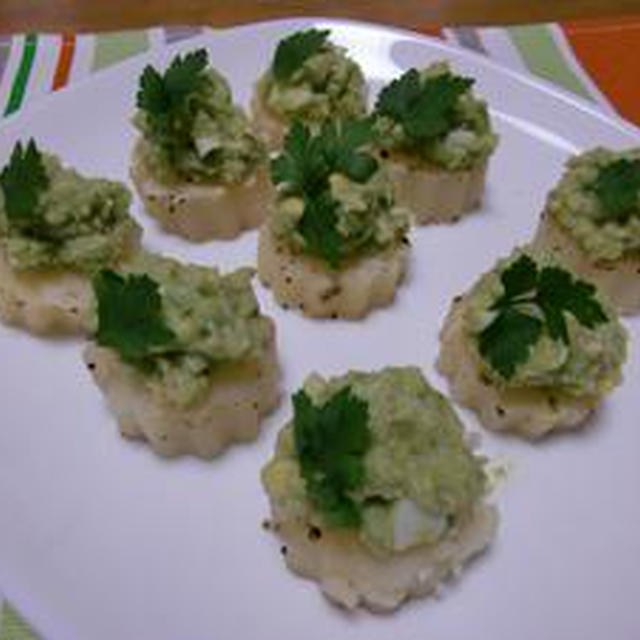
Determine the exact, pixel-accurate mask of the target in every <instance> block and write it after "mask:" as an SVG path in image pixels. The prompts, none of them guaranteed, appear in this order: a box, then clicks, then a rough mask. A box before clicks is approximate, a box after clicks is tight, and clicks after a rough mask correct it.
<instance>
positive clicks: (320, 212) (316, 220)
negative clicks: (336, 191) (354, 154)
mask: <svg viewBox="0 0 640 640" xmlns="http://www.w3.org/2000/svg"><path fill="white" fill-rule="evenodd" d="M336 207H337V203H336V202H335V201H334V200H333V198H332V197H331V195H330V194H329V192H328V191H322V192H321V193H320V194H319V195H318V196H317V197H316V198H313V199H310V200H309V201H308V202H306V203H305V207H304V212H303V214H302V218H301V219H300V222H299V223H298V232H299V233H300V235H302V237H303V238H304V239H305V242H306V244H307V247H306V248H307V251H308V252H309V253H311V254H313V255H315V256H318V257H320V258H323V259H324V260H326V262H327V263H328V264H329V266H330V267H332V268H334V269H335V268H338V267H339V266H340V261H341V260H342V258H343V257H344V247H343V238H342V236H341V235H340V233H338V230H337V228H336V225H337V222H338V216H337V215H336Z"/></svg>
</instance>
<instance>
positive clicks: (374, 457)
mask: <svg viewBox="0 0 640 640" xmlns="http://www.w3.org/2000/svg"><path fill="white" fill-rule="evenodd" d="M293 401H294V418H293V420H292V423H290V424H288V425H287V426H286V427H285V428H284V429H283V430H282V432H281V433H280V436H279V438H278V445H277V448H276V453H275V456H274V457H273V459H272V460H271V461H270V462H269V463H268V464H267V466H266V467H265V468H264V469H263V471H262V480H263V482H264V484H265V487H266V489H267V492H268V494H269V497H270V499H271V501H272V503H273V504H274V507H275V511H276V513H277V514H278V517H279V518H282V519H283V521H288V522H291V521H294V522H297V523H300V524H302V525H306V526H315V527H318V528H320V529H322V528H325V527H326V528H327V529H333V530H337V531H342V532H344V533H345V534H348V535H354V536H357V537H358V539H360V540H361V541H362V542H363V543H364V544H365V545H367V546H368V547H370V548H371V549H372V550H374V551H375V552H376V553H388V552H395V551H402V550H405V549H409V548H412V547H415V546H419V545H430V544H437V543H438V542H439V541H441V540H442V539H443V538H445V537H446V536H447V535H448V534H449V533H450V532H451V531H452V530H455V529H456V528H457V527H461V526H464V524H465V523H466V522H467V521H468V519H469V518H470V516H471V514H472V512H473V510H474V508H475V507H476V505H477V504H478V502H479V501H480V500H481V499H482V497H483V495H484V493H485V491H486V483H487V479H486V475H485V472H484V462H485V461H484V459H483V458H481V457H479V456H478V457H476V456H475V455H474V454H473V453H472V452H471V451H470V449H469V447H468V445H467V443H466V442H465V438H464V431H463V428H462V424H461V423H460V421H459V420H458V418H457V416H456V414H455V412H454V411H453V409H452V408H451V405H450V403H449V402H448V401H447V399H446V398H445V397H444V396H442V395H441V394H440V393H438V392H437V391H436V390H435V389H433V388H432V387H431V386H430V385H429V383H428V382H427V381H426V380H425V378H424V376H423V375H422V373H421V372H420V370H419V369H417V368H415V367H388V368H385V369H383V370H381V371H376V372H371V373H367V372H357V371H352V372H349V373H348V374H346V375H343V376H339V377H336V378H331V379H324V378H322V377H320V376H318V375H316V374H314V375H312V376H310V377H309V378H307V380H306V381H305V384H304V387H303V389H301V390H300V391H298V392H297V393H296V394H295V395H294V398H293Z"/></svg>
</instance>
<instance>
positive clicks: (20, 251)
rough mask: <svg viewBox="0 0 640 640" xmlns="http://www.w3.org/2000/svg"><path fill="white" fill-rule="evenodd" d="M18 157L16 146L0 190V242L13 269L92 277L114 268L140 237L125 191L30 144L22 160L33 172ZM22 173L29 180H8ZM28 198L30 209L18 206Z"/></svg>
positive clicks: (18, 151)
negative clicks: (90, 274) (83, 273)
mask: <svg viewBox="0 0 640 640" xmlns="http://www.w3.org/2000/svg"><path fill="white" fill-rule="evenodd" d="M18 147H19V148H18ZM21 151H22V147H21V146H20V145H18V146H16V148H15V149H14V154H13V155H12V159H11V161H10V163H9V164H8V165H7V166H6V167H5V169H4V171H3V173H2V187H3V188H2V189H0V242H1V243H2V246H3V248H4V250H5V252H6V257H7V260H8V261H9V264H10V265H11V267H12V268H13V269H16V270H18V271H27V270H29V271H51V270H58V269H63V270H74V271H88V272H91V271H94V270H95V269H98V268H100V267H104V266H107V265H110V264H113V263H114V262H116V261H117V260H118V259H119V258H120V257H121V256H122V255H123V253H124V252H125V251H126V250H127V249H128V248H129V245H130V243H131V240H132V237H134V236H135V235H137V233H138V226H137V224H136V223H135V222H134V221H133V220H132V219H131V218H130V217H129V213H128V210H129V203H130V201H131V195H130V193H129V191H128V190H127V189H126V187H125V186H124V185H122V184H121V183H119V182H113V181H110V180H103V179H97V178H85V177H83V176H81V175H80V174H79V173H77V172H76V171H74V170H73V169H69V168H66V167H63V166H62V164H61V163H60V161H59V160H58V158H56V157H55V156H52V155H48V154H42V155H41V154H40V153H39V151H37V149H36V147H35V144H33V142H31V143H30V144H29V147H28V148H27V151H26V153H25V154H24V156H23V158H24V160H25V161H27V162H28V163H30V164H31V165H32V166H28V167H27V166H23V167H22V168H21V167H20V166H19V165H20V164H21V155H20V152H21ZM27 159H28V160H27ZM23 170H24V171H25V172H27V174H26V175H28V176H29V177H27V178H25V180H24V181H23V183H22V184H21V183H20V181H19V180H16V179H12V178H13V177H14V176H17V177H19V175H18V174H20V173H21V172H23ZM35 176H38V177H39V180H38V181H35V180H34V177H35ZM18 185H19V189H18V190H17V191H16V189H15V187H16V186H18ZM28 195H29V197H30V201H29V203H28V206H26V207H24V206H21V202H22V204H24V202H25V198H26V197H27V196H28ZM14 210H15V212H14ZM17 214H19V215H17Z"/></svg>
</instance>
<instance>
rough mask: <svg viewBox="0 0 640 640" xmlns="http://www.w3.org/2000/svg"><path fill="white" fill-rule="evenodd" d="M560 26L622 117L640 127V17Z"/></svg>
mask: <svg viewBox="0 0 640 640" xmlns="http://www.w3.org/2000/svg"><path fill="white" fill-rule="evenodd" d="M560 26H561V27H562V29H563V31H564V32H565V35H566V37H567V40H568V42H569V44H570V45H571V47H572V49H573V51H574V52H575V55H576V57H577V58H578V60H579V61H580V63H581V64H582V66H583V68H584V70H585V71H586V72H587V73H588V74H589V75H590V76H591V79H592V80H593V81H594V82H595V84H596V85H598V87H599V88H600V90H601V91H602V92H603V93H604V94H605V95H606V96H607V97H608V98H609V100H610V101H611V103H612V104H613V106H614V107H615V108H616V109H617V110H618V112H619V113H620V114H621V115H622V116H623V117H625V118H627V119H628V120H631V121H632V122H634V123H635V124H637V125H640V83H639V82H638V60H640V15H638V16H634V17H631V18H616V19H611V20H603V19H597V20H580V21H575V22H565V23H562V24H561V25H560Z"/></svg>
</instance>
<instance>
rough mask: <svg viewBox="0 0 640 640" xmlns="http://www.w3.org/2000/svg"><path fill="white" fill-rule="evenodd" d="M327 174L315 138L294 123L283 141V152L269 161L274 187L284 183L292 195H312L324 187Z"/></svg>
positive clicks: (325, 164) (327, 170)
mask: <svg viewBox="0 0 640 640" xmlns="http://www.w3.org/2000/svg"><path fill="white" fill-rule="evenodd" d="M329 174H330V168H329V166H328V165H327V159H326V158H325V155H324V153H323V149H322V145H321V142H320V139H319V138H318V137H312V135H311V133H310V131H309V129H307V127H306V126H305V125H303V124H302V123H301V122H299V121H297V120H296V121H295V122H294V123H293V125H292V127H291V129H290V130H289V133H288V134H287V136H286V138H285V141H284V148H283V151H282V153H281V154H280V155H279V156H277V157H276V158H275V159H274V160H272V162H271V179H272V181H273V183H274V184H275V185H278V184H286V189H287V192H288V193H290V194H292V195H300V196H302V195H305V194H315V193H317V192H319V191H322V189H324V188H326V182H327V180H328V177H329Z"/></svg>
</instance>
